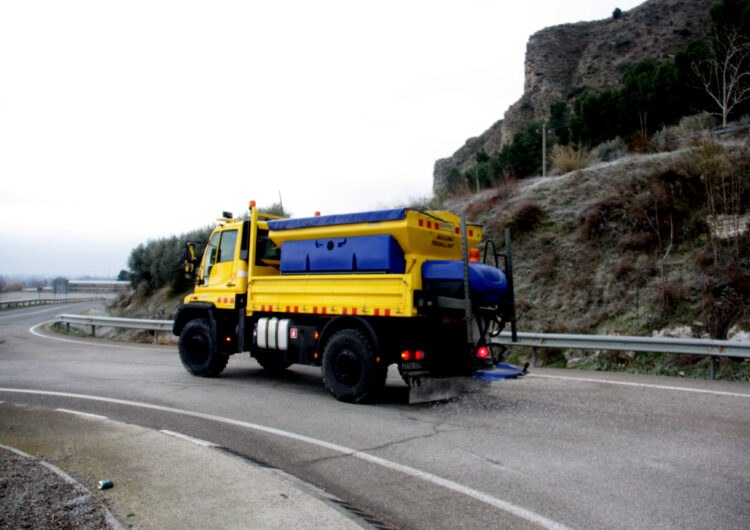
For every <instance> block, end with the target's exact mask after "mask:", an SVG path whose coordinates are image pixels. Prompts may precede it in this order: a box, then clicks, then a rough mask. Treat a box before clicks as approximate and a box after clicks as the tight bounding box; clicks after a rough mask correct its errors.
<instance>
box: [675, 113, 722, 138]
mask: <svg viewBox="0 0 750 530" xmlns="http://www.w3.org/2000/svg"><path fill="white" fill-rule="evenodd" d="M715 125H716V120H715V119H714V117H713V116H711V115H710V114H709V113H707V112H701V113H700V114H692V115H690V116H684V117H683V118H682V119H680V124H679V128H680V130H681V131H682V132H683V133H684V134H689V133H697V132H701V131H706V130H708V129H711V128H712V127H714V126H715Z"/></svg>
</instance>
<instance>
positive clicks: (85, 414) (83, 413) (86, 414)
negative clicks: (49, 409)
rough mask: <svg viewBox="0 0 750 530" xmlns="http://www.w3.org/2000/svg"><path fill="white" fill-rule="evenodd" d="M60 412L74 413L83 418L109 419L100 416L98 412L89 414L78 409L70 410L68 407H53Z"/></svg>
mask: <svg viewBox="0 0 750 530" xmlns="http://www.w3.org/2000/svg"><path fill="white" fill-rule="evenodd" d="M55 410H58V411H60V412H67V413H68V414H75V415H76V416H83V417H84V418H92V419H95V420H106V419H109V418H107V417H106V416H100V415H99V414H90V413H88V412H81V411H79V410H70V409H55Z"/></svg>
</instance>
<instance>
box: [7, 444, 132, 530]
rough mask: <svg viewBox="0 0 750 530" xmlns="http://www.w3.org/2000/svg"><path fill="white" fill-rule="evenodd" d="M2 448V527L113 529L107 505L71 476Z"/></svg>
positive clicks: (29, 457)
mask: <svg viewBox="0 0 750 530" xmlns="http://www.w3.org/2000/svg"><path fill="white" fill-rule="evenodd" d="M45 464H46V463H44V462H42V461H40V460H38V459H36V458H34V457H32V456H30V455H26V454H20V453H19V452H17V451H15V450H10V449H9V448H7V447H0V528H9V529H10V528H50V529H52V528H54V529H68V528H70V529H73V528H76V529H81V530H100V529H114V528H116V527H118V526H119V525H117V526H113V525H112V524H110V522H108V519H109V520H110V521H111V516H109V513H108V511H107V509H106V507H105V506H104V505H103V504H102V503H101V502H100V501H99V500H98V499H97V498H96V497H95V496H94V495H93V494H92V493H91V492H90V491H89V490H87V489H86V488H84V487H83V486H82V485H80V484H78V483H76V482H75V481H74V480H73V479H71V478H70V477H69V476H63V475H61V474H60V473H61V472H59V471H58V472H55V471H53V470H52V469H50V467H51V466H50V465H49V464H46V465H45Z"/></svg>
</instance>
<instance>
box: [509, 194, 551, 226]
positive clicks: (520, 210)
mask: <svg viewBox="0 0 750 530" xmlns="http://www.w3.org/2000/svg"><path fill="white" fill-rule="evenodd" d="M543 214H544V212H543V211H542V207H541V206H540V205H539V203H537V202H535V201H532V200H530V199H529V200H525V201H523V202H522V203H520V204H519V205H518V206H517V207H516V208H515V209H514V210H513V211H512V212H511V214H510V219H509V220H508V222H507V225H508V227H510V229H511V230H512V231H513V232H517V233H524V232H531V231H532V230H533V229H534V228H535V227H536V226H537V225H538V224H539V223H540V222H541V221H542V216H543Z"/></svg>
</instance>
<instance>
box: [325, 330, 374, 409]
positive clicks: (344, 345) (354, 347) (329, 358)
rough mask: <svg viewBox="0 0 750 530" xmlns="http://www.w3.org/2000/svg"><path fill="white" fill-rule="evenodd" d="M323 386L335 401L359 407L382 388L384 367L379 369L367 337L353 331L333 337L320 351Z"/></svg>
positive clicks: (339, 332) (343, 331)
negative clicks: (321, 353)
mask: <svg viewBox="0 0 750 530" xmlns="http://www.w3.org/2000/svg"><path fill="white" fill-rule="evenodd" d="M322 371H323V383H324V384H325V386H326V388H327V389H328V391H329V392H330V393H331V394H333V396H334V397H335V398H336V399H338V400H339V401H345V402H347V403H361V402H363V401H365V400H367V399H368V398H369V397H372V395H373V394H374V393H375V392H376V391H377V390H379V389H380V388H382V387H383V385H384V384H385V376H386V367H383V366H381V365H379V363H378V362H377V361H376V359H375V352H374V348H373V346H372V344H371V343H370V341H369V340H368V339H367V336H366V335H365V334H364V333H362V332H361V331H359V330H357V329H344V330H341V331H338V332H336V333H334V334H333V336H332V337H331V339H330V340H329V341H328V342H327V343H326V346H325V349H324V350H323V364H322Z"/></svg>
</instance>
